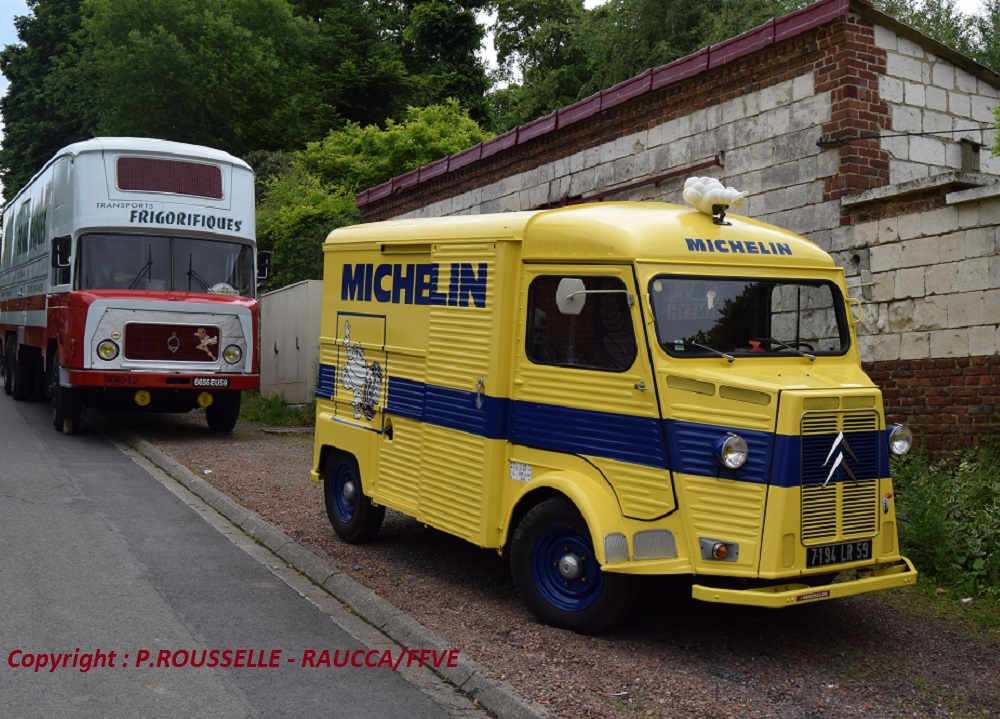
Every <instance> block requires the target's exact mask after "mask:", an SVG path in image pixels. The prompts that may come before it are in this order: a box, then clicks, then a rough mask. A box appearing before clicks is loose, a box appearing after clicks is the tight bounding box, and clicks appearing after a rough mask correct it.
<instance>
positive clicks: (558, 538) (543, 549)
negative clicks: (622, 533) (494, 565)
mask: <svg viewBox="0 0 1000 719" xmlns="http://www.w3.org/2000/svg"><path fill="white" fill-rule="evenodd" d="M567 556H572V557H573V558H575V559H576V560H578V565H579V568H580V571H579V576H577V577H575V578H567V577H566V576H564V575H563V573H562V572H561V571H560V569H559V566H560V562H561V561H562V560H563V559H564V558H565V557H567ZM531 574H532V577H533V578H534V580H535V587H536V588H537V589H538V592H539V594H541V595H542V598H543V599H545V601H546V602H548V603H549V604H551V605H552V606H554V607H556V608H558V609H561V610H563V611H567V612H580V611H583V610H585V609H587V608H589V607H590V606H591V605H593V604H594V602H596V601H597V599H598V598H599V597H600V596H601V589H602V588H603V586H604V572H602V571H601V567H600V565H599V564H598V563H597V559H596V557H594V550H593V548H592V547H591V544H590V537H588V536H586V535H585V534H583V533H582V532H580V531H579V530H577V529H574V528H573V527H554V528H552V529H549V530H547V531H546V532H544V533H543V534H542V536H541V537H539V538H538V541H537V542H536V543H535V546H534V547H533V549H532V557H531Z"/></svg>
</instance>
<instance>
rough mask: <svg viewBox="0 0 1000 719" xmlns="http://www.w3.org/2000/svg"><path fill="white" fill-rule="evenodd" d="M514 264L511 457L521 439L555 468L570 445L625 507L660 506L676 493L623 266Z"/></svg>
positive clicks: (648, 512)
mask: <svg viewBox="0 0 1000 719" xmlns="http://www.w3.org/2000/svg"><path fill="white" fill-rule="evenodd" d="M523 273H524V274H523V276H522V278H521V280H522V281H521V288H522V289H521V296H520V298H519V299H520V301H519V303H518V307H519V310H518V311H519V315H520V316H519V320H518V321H519V325H518V332H517V339H516V342H517V343H518V347H516V355H515V356H516V367H515V374H514V382H513V391H512V399H513V407H512V409H511V419H510V422H511V426H510V439H511V443H512V447H511V460H512V461H513V462H517V461H518V456H519V448H521V447H525V448H532V449H536V450H539V449H540V450H546V451H547V452H548V453H551V454H544V455H541V456H543V457H545V458H546V461H547V462H549V463H550V464H551V465H552V466H553V467H555V468H558V467H559V463H560V461H561V462H562V463H563V466H566V464H567V462H568V459H567V455H572V456H573V457H574V459H573V462H574V463H575V464H582V465H583V466H586V467H587V468H588V471H591V472H592V471H593V470H596V471H597V472H598V473H599V474H600V475H601V477H602V479H603V481H606V482H608V483H610V484H611V486H612V487H613V489H614V492H615V494H616V496H617V498H618V502H619V504H620V506H621V511H622V513H623V514H624V515H625V516H627V517H632V518H635V519H641V520H652V519H656V518H659V517H662V516H664V515H666V514H668V513H669V512H670V511H672V510H673V509H674V508H675V506H676V503H675V499H674V492H673V487H672V484H671V481H670V476H669V472H668V470H667V450H666V440H665V433H664V425H663V421H662V417H661V416H660V405H659V402H658V401H657V388H656V383H655V380H654V376H653V372H652V368H651V360H650V355H649V350H648V348H647V346H646V341H645V333H644V331H643V327H644V321H643V316H642V308H641V306H640V303H639V302H638V297H639V295H638V292H637V287H636V280H635V276H634V274H633V271H632V268H631V267H629V266H627V265H625V266H579V267H572V268H567V266H565V265H558V266H547V265H528V266H526V267H525V268H524V271H523ZM522 454H523V453H522ZM532 456H535V457H537V456H539V455H538V453H537V452H536V453H534V454H533V455H532ZM579 458H582V459H583V460H584V462H583V463H580V462H579ZM515 466H516V465H515Z"/></svg>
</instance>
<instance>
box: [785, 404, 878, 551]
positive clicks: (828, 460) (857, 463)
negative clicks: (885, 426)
mask: <svg viewBox="0 0 1000 719" xmlns="http://www.w3.org/2000/svg"><path fill="white" fill-rule="evenodd" d="M879 424H880V423H879V415H878V413H877V412H875V411H874V410H861V411H847V412H807V413H806V414H804V415H803V416H802V422H801V432H802V457H801V462H802V464H801V467H802V541H803V543H805V544H807V545H810V544H827V543H830V542H839V541H848V540H852V539H859V538H865V537H872V536H874V535H875V534H876V533H877V532H878V511H879V480H880V477H879V467H880V465H881V454H880V453H881V452H882V451H883V447H882V445H883V442H882V433H881V432H880V431H879Z"/></svg>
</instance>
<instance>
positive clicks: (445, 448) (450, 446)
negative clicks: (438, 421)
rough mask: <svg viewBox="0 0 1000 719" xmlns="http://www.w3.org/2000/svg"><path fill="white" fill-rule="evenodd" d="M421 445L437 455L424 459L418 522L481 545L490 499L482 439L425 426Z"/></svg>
mask: <svg viewBox="0 0 1000 719" xmlns="http://www.w3.org/2000/svg"><path fill="white" fill-rule="evenodd" d="M421 430H422V431H421V441H422V444H423V446H424V447H429V448H433V451H426V452H423V453H422V455H421V458H420V498H419V501H420V512H419V514H418V516H417V518H418V519H419V520H420V521H422V522H426V523H427V524H430V525H431V526H434V527H437V528H439V529H443V530H445V531H447V532H450V533H452V534H455V535H457V536H459V537H462V538H463V539H468V540H469V541H473V542H476V543H481V542H479V541H478V538H479V537H480V535H481V534H482V530H483V523H484V522H483V505H484V502H485V499H486V496H485V491H486V476H485V472H484V465H485V462H486V446H485V445H486V443H485V440H484V439H483V438H482V437H475V436H473V435H469V434H463V433H461V432H455V431H452V430H448V429H444V428H442V427H435V426H434V425H431V424H423V425H422V426H421Z"/></svg>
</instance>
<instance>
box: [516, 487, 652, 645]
mask: <svg viewBox="0 0 1000 719" xmlns="http://www.w3.org/2000/svg"><path fill="white" fill-rule="evenodd" d="M510 566H511V576H512V577H513V580H514V586H515V587H516V588H517V591H518V594H520V595H521V599H522V600H523V601H524V603H525V604H526V605H527V606H528V609H530V610H531V611H532V613H533V614H534V615H535V616H536V617H538V618H539V619H540V620H541V621H542V622H544V623H545V624H551V625H553V626H556V627H562V628H563V629H570V630H572V631H574V632H579V633H581V634H596V633H598V632H600V631H602V630H604V629H607V628H608V627H610V626H611V625H612V624H614V623H615V622H617V621H619V620H620V619H621V618H622V616H623V615H624V614H625V613H626V612H627V611H628V610H629V608H630V607H631V606H632V600H633V598H634V588H635V584H634V582H633V581H631V580H632V577H629V576H627V575H624V574H615V573H612V572H605V571H603V570H602V569H601V566H600V564H598V562H597V558H596V556H595V554H594V547H593V543H592V542H591V540H590V531H589V530H588V529H587V523H586V522H585V521H584V519H583V517H582V516H580V513H579V512H578V511H577V509H576V507H575V506H574V505H573V503H572V502H570V501H569V500H568V499H566V498H564V497H554V498H552V499H547V500H545V501H544V502H542V503H541V504H539V505H538V506H536V507H534V508H532V509H531V510H530V511H529V512H528V513H527V514H526V515H525V516H524V518H523V519H522V520H521V522H520V523H519V524H518V525H517V529H516V530H515V531H514V536H513V538H512V539H511V547H510Z"/></svg>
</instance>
